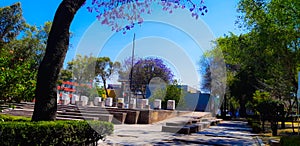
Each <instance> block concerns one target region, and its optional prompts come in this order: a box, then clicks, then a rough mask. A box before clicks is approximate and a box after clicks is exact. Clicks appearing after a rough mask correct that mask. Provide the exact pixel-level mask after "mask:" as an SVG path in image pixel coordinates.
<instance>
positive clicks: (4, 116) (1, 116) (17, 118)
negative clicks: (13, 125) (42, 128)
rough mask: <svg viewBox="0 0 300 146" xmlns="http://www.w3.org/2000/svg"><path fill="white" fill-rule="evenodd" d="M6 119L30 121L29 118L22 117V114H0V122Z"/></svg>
mask: <svg viewBox="0 0 300 146" xmlns="http://www.w3.org/2000/svg"><path fill="white" fill-rule="evenodd" d="M7 121H17V122H26V121H31V118H28V117H23V116H12V115H5V114H0V122H7Z"/></svg>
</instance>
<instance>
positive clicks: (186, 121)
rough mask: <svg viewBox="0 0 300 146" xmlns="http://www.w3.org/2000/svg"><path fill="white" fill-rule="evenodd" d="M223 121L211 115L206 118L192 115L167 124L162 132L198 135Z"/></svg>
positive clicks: (208, 114)
mask: <svg viewBox="0 0 300 146" xmlns="http://www.w3.org/2000/svg"><path fill="white" fill-rule="evenodd" d="M221 121H222V119H216V118H215V117H212V116H211V114H210V113H206V114H205V115H204V116H198V115H192V116H185V117H184V118H180V119H179V120H175V121H171V122H166V123H165V124H164V125H163V126H162V132H171V133H177V134H191V133H197V132H199V131H201V130H203V129H206V128H209V126H211V125H217V124H219V123H220V122H221Z"/></svg>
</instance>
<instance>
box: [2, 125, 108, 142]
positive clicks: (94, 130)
mask: <svg viewBox="0 0 300 146" xmlns="http://www.w3.org/2000/svg"><path fill="white" fill-rule="evenodd" d="M112 132H113V125H112V124H111V123H108V122H102V121H41V122H29V121H27V122H1V123H0V141H1V143H2V144H1V145H21V146H23V145H91V144H94V145H95V144H96V143H97V141H98V140H100V139H104V138H105V136H107V135H110V134H112Z"/></svg>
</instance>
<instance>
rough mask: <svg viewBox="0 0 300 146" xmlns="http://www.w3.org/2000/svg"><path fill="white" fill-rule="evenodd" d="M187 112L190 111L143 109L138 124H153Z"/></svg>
mask: <svg viewBox="0 0 300 146" xmlns="http://www.w3.org/2000/svg"><path fill="white" fill-rule="evenodd" d="M187 113H189V112H183V111H180V112H179V111H173V110H141V111H140V115H139V118H138V124H152V123H155V122H159V121H162V120H165V119H169V118H173V117H175V116H179V115H183V114H187Z"/></svg>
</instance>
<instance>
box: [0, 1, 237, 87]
mask: <svg viewBox="0 0 300 146" xmlns="http://www.w3.org/2000/svg"><path fill="white" fill-rule="evenodd" d="M18 1H20V2H21V6H22V9H23V16H24V18H25V19H26V22H27V23H29V24H31V25H37V26H42V25H43V24H44V22H46V21H52V19H53V17H54V14H55V10H56V8H57V7H58V5H59V3H60V2H61V0H47V1H40V0H1V1H0V6H1V7H3V6H7V5H10V4H13V3H15V2H18ZM88 3H89V1H88V2H87V4H88ZM205 4H206V6H207V7H208V13H207V14H206V15H205V16H201V17H200V20H192V21H193V22H191V21H189V22H182V23H183V24H182V25H181V24H179V22H178V23H177V22H176V21H181V20H183V19H186V17H190V19H193V18H191V16H190V15H189V14H186V15H182V16H174V15H176V14H172V15H171V16H170V18H169V19H167V20H162V19H163V18H165V17H169V16H168V14H166V15H162V14H163V13H161V12H160V11H158V13H157V15H155V14H153V16H152V15H150V16H146V17H147V20H149V21H146V22H145V23H144V24H142V26H141V27H137V28H135V29H134V30H132V31H130V32H128V33H127V34H126V35H122V34H120V33H115V32H111V31H110V29H109V28H105V27H102V26H101V25H99V23H97V21H96V17H95V15H96V14H93V13H89V12H88V11H87V9H86V6H85V7H83V8H81V9H80V10H79V11H78V13H77V14H76V15H75V18H74V20H73V22H72V25H71V30H70V31H71V32H72V33H73V37H72V38H71V42H70V43H71V47H70V49H69V51H68V53H67V56H66V60H65V62H67V61H70V60H72V58H73V57H74V56H75V55H76V54H82V53H80V50H81V49H83V52H85V53H86V52H89V51H86V49H93V51H95V50H97V51H98V54H97V53H96V55H98V56H110V57H111V58H112V59H113V60H118V58H119V59H120V58H121V59H123V58H122V53H123V54H124V52H127V53H128V52H130V50H128V49H130V48H131V42H132V36H133V33H136V36H137V38H136V40H137V44H136V45H137V48H138V47H140V48H147V46H149V45H154V43H153V40H155V42H160V43H161V44H164V45H165V46H164V47H171V48H172V47H174V48H183V49H181V50H183V53H181V54H186V55H187V56H188V57H187V58H189V59H187V60H186V61H187V62H186V63H187V64H188V63H189V62H192V63H191V64H193V67H192V68H193V69H194V70H195V71H194V72H197V67H195V66H197V60H198V58H199V55H198V56H197V55H195V51H193V48H194V49H196V50H197V49H198V51H199V49H200V50H202V51H203V49H205V46H201V45H202V44H203V42H201V43H198V48H197V42H199V41H202V40H203V39H205V38H207V36H205V35H202V36H201V35H200V37H202V38H203V39H200V40H198V41H197V40H195V37H197V35H192V34H191V33H193V32H189V33H187V31H186V29H189V28H188V26H189V25H191V24H194V23H197V24H198V23H199V25H203V27H205V28H208V29H209V30H210V31H211V33H212V35H213V36H214V37H221V36H223V35H225V34H228V32H233V33H235V34H239V33H242V31H241V30H239V29H238V28H237V26H236V25H235V21H236V19H237V16H238V15H239V14H238V13H237V12H236V7H237V4H238V0H205ZM154 17H155V18H154ZM171 19H172V20H176V21H172V22H171V21H170V22H168V20H171ZM95 21H96V22H95ZM194 21H195V22H194ZM175 23H176V24H175ZM184 24H185V25H184ZM179 25H180V27H179ZM183 27H184V28H183ZM199 27H200V26H199ZM98 28H99V29H98ZM153 28H154V29H155V30H153ZM193 29H198V27H197V25H196V26H194V27H193ZM100 30H102V31H100ZM97 31H99V33H96V34H95V32H97ZM104 31H105V32H107V33H108V35H107V36H105V35H103V32H104ZM91 32H92V33H91ZM170 32H171V33H170ZM198 32H200V33H201V32H202V30H201V28H199V31H198ZM89 33H90V34H89ZM154 36H155V37H154ZM191 36H192V37H194V39H193V38H192V37H191ZM198 37H199V36H198ZM100 38H102V39H100ZM157 38H159V40H157ZM196 39H197V38H196ZM85 40H90V41H88V42H86V43H85ZM149 40H150V41H149ZM161 40H164V41H161ZM100 42H101V43H102V44H101V43H100ZM147 42H148V43H147ZM149 42H150V43H149ZM97 43H98V44H97ZM91 44H92V45H91ZM199 44H200V45H199ZM93 45H94V46H97V47H98V48H95V47H94V46H93ZM162 46H163V45H162ZM99 47H100V48H99ZM187 48H188V49H187ZM158 49H159V48H158ZM124 50H125V51H124ZM126 50H127V51H126ZM93 51H92V52H93ZM97 51H96V52H97ZM138 51H139V50H138V49H137V54H138ZM166 51H167V50H166ZM166 51H160V50H156V52H166ZM140 52H141V54H142V53H144V52H147V51H145V49H144V50H142V51H140ZM171 52H172V51H171ZM173 52H175V53H173V55H172V56H173V59H172V57H170V55H167V56H163V54H156V53H155V49H152V52H151V51H150V52H148V54H147V55H145V54H144V55H142V56H139V57H144V56H156V55H162V56H160V58H163V59H165V60H166V61H167V62H168V61H169V62H168V63H169V64H173V65H170V66H171V68H172V69H174V70H176V71H175V72H176V73H175V74H176V75H177V76H178V78H180V77H182V76H192V75H190V74H187V73H180V72H182V70H185V69H181V68H182V67H181V66H182V65H178V64H180V63H178V61H177V62H176V61H175V62H174V61H172V60H174V58H176V57H175V56H176V55H178V52H180V49H179V51H173ZM112 54H113V55H112ZM120 54H121V57H120ZM125 54H126V53H125ZM198 54H199V53H198ZM200 54H201V53H200ZM94 55H95V54H94ZM123 56H124V55H123ZM125 56H126V55H125ZM127 56H128V54H127ZM181 56H184V55H181ZM179 58H180V57H177V60H180V61H181V64H182V63H183V62H184V61H182V60H183V59H179ZM175 60H176V59H175ZM118 61H120V60H118ZM174 64H175V65H174ZM182 80H188V79H182ZM191 80H192V79H191ZM188 82H189V81H188ZM195 82H198V79H197V80H196V81H195ZM191 84H192V85H191V86H197V85H195V83H191Z"/></svg>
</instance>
